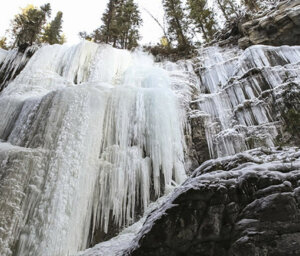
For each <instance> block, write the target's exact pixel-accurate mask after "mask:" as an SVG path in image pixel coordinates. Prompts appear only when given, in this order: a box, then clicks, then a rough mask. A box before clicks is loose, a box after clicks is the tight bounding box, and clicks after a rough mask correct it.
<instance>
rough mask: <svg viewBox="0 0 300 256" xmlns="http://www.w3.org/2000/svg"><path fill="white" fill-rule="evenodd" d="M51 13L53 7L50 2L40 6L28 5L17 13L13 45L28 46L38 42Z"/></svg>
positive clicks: (14, 21)
mask: <svg viewBox="0 0 300 256" xmlns="http://www.w3.org/2000/svg"><path fill="white" fill-rule="evenodd" d="M50 14H51V7H50V4H49V3H48V4H45V5H43V6H41V7H40V8H37V7H34V6H33V5H28V6H27V7H26V8H24V9H22V13H20V14H17V15H16V16H15V18H14V20H13V21H12V36H13V38H14V45H13V47H14V46H17V47H19V48H22V47H23V48H26V47H27V46H30V45H32V44H33V43H35V42H37V41H38V39H39V36H40V33H41V30H42V28H43V26H44V24H45V23H46V19H47V17H49V16H50Z"/></svg>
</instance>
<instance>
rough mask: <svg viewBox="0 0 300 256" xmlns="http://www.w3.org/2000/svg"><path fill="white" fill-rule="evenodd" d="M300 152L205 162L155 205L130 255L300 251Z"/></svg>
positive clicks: (255, 153)
mask: <svg viewBox="0 0 300 256" xmlns="http://www.w3.org/2000/svg"><path fill="white" fill-rule="evenodd" d="M299 171H300V151H299V150H298V149H297V148H289V149H286V150H277V149H275V148H274V149H272V150H269V149H268V150H266V149H265V150H264V149H255V150H251V151H248V152H245V153H240V154H237V155H235V156H232V157H225V158H219V159H218V160H209V161H207V162H205V163H203V164H202V165H201V166H200V167H199V168H198V169H197V170H196V171H195V172H194V173H193V175H192V176H191V178H190V179H188V180H187V181H186V182H185V183H184V184H183V186H181V187H180V188H179V189H177V190H176V191H175V192H174V193H173V195H172V196H171V197H170V198H169V200H167V202H166V203H165V204H164V205H162V206H161V207H160V208H158V209H157V210H156V211H154V212H152V213H151V214H150V215H149V216H148V218H147V220H146V221H145V223H144V226H143V229H142V230H141V231H140V233H139V235H138V236H137V238H136V240H135V242H134V244H133V245H132V248H131V249H130V250H127V251H126V252H125V253H124V255H134V256H135V255H138V256H144V255H149V256H150V255H151V256H156V255H169V256H177V255H178V256H179V255H190V256H193V255H201V256H206V255H209V256H218V255H220V256H221V255H222V256H225V255H230V256H231V255H232V256H233V255H234V256H239V255H243V256H247V255H249V256H253V255H282V256H283V255H284V256H287V255H290V256H292V255H293V256H296V255H300V181H299V178H300V172H299Z"/></svg>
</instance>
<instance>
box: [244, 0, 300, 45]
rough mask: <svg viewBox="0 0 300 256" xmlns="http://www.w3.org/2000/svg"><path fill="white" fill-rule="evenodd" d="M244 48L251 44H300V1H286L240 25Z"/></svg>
mask: <svg viewBox="0 0 300 256" xmlns="http://www.w3.org/2000/svg"><path fill="white" fill-rule="evenodd" d="M240 32H241V34H242V35H243V37H242V38H241V39H240V40H239V46H240V47H241V48H242V49H245V48H247V47H248V46H250V45H256V44H264V45H274V46H279V45H298V44H300V1H299V0H290V1H285V2H283V3H281V4H279V5H278V6H277V8H275V9H274V10H272V11H271V12H269V13H265V14H264V15H263V16H260V17H258V18H254V19H253V20H251V21H248V22H246V23H244V24H242V25H241V26H240Z"/></svg>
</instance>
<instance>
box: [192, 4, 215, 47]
mask: <svg viewBox="0 0 300 256" xmlns="http://www.w3.org/2000/svg"><path fill="white" fill-rule="evenodd" d="M187 3H188V9H189V17H190V19H191V20H192V22H193V24H194V25H195V27H196V32H198V33H201V34H202V35H203V38H204V40H205V41H206V42H209V41H211V40H212V39H213V36H214V34H215V32H216V26H217V25H216V21H215V19H214V13H213V12H212V11H211V10H210V9H209V8H208V7H207V1H206V0H188V1H187Z"/></svg>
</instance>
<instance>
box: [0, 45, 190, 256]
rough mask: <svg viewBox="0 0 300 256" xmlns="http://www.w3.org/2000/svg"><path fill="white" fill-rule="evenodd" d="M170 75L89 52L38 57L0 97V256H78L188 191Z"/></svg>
mask: <svg viewBox="0 0 300 256" xmlns="http://www.w3.org/2000/svg"><path fill="white" fill-rule="evenodd" d="M2 55H3V56H2ZM0 57H1V58H2V59H4V57H5V53H3V54H2V52H1V56H0ZM170 72H172V71H168V70H167V69H163V68H161V67H158V66H157V65H155V64H154V62H153V60H152V58H151V57H149V56H147V55H145V54H143V53H138V52H137V53H130V52H128V51H124V50H117V49H113V48H112V47H110V46H106V45H96V44H94V43H89V42H82V43H80V44H79V45H76V46H72V47H68V46H59V45H54V46H44V47H42V48H41V49H39V50H38V51H37V52H36V53H35V54H34V55H33V57H31V59H30V60H29V62H28V64H27V65H26V66H25V68H24V69H23V71H22V72H21V73H20V74H19V75H18V76H17V77H16V79H14V80H13V81H12V82H11V83H10V84H9V85H8V86H7V87H6V88H5V89H4V90H3V91H2V93H1V95H0V120H2V121H1V123H0V139H1V141H0V177H1V179H0V194H1V197H0V209H1V210H0V254H1V255H5V256H8V255H12V254H13V255H15V256H16V255H19V256H21V255H28V256H29V255H32V256H47V255H49V256H61V255H69V254H74V253H76V252H77V251H79V250H82V249H85V248H87V246H88V245H89V242H90V240H91V239H92V236H93V234H94V231H95V230H96V229H99V228H100V229H102V230H103V231H104V232H108V231H109V228H110V225H112V224H111V223H113V225H117V226H118V227H122V226H124V225H128V224H130V223H132V222H133V221H135V220H136V219H137V217H138V216H139V215H141V214H142V213H143V211H144V210H145V209H146V207H147V206H148V205H149V203H150V201H151V200H154V199H155V198H157V197H159V196H161V195H162V194H163V193H164V192H165V191H169V190H170V189H171V188H172V187H173V186H174V185H176V184H179V183H181V182H183V181H184V179H185V177H186V175H185V167H184V152H185V142H184V136H183V129H184V127H185V117H184V116H185V114H184V108H183V107H182V105H183V104H184V103H183V98H184V97H185V96H184V95H188V93H189V92H183V93H182V91H181V90H179V89H178V84H177V86H176V83H174V81H172V78H171V75H170ZM183 76H184V75H183ZM179 91H180V92H181V93H178V92H179Z"/></svg>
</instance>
